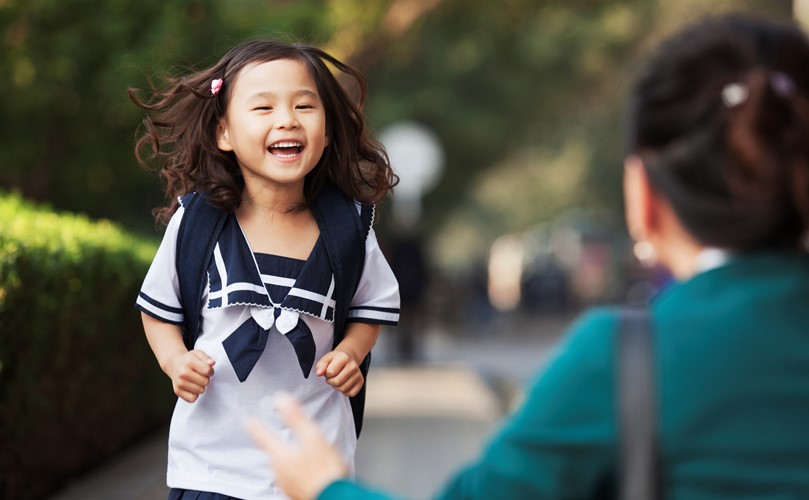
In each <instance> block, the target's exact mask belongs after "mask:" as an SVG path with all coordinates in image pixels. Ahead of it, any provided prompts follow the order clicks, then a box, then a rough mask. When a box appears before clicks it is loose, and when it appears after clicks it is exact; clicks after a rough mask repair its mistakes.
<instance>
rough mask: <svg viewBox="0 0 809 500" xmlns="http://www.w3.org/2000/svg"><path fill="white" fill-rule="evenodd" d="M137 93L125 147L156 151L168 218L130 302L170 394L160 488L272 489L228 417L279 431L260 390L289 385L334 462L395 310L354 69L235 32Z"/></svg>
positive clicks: (200, 492)
mask: <svg viewBox="0 0 809 500" xmlns="http://www.w3.org/2000/svg"><path fill="white" fill-rule="evenodd" d="M327 63H328V64H331V65H333V66H334V67H335V68H337V69H339V70H340V71H342V72H343V73H344V74H346V75H348V76H349V77H351V78H353V79H354V81H355V82H356V83H357V84H358V90H359V104H355V103H354V102H353V101H352V99H351V98H350V97H349V96H348V94H347V92H346V91H345V90H344V89H343V88H342V87H341V85H340V84H339V83H338V81H337V79H336V78H335V76H334V75H333V74H332V73H331V71H330V70H329V69H328V67H327V66H326V64H327ZM152 90H153V92H154V95H153V97H152V98H151V99H149V100H142V99H140V98H139V97H138V96H137V91H136V89H130V97H131V98H132V100H133V102H135V104H136V105H138V106H139V107H141V108H143V109H144V110H146V111H147V118H146V119H145V120H144V124H145V133H144V134H143V136H142V137H141V138H140V140H139V141H138V144H137V146H136V155H137V158H138V160H139V161H140V162H141V163H145V160H144V155H143V154H142V153H143V151H144V150H146V149H149V148H151V152H152V153H153V155H152V156H153V157H154V158H156V159H157V161H158V162H159V164H160V167H161V170H160V174H161V177H162V178H163V180H164V181H165V185H166V195H167V200H168V205H167V206H165V207H163V208H161V209H159V210H157V211H156V214H157V217H158V219H159V220H161V221H163V222H165V221H167V220H168V226H167V229H166V232H165V236H164V237H163V242H162V244H161V245H160V248H159V249H158V251H157V254H156V255H155V259H154V261H153V263H152V266H151V268H150V269H149V272H148V274H147V275H146V278H145V280H144V283H143V288H142V290H141V293H140V295H139V297H138V299H137V307H138V308H139V309H140V310H141V312H142V317H143V325H144V330H145V332H146V337H147V339H148V341H149V345H150V346H151V348H152V350H153V351H154V353H155V356H156V357H157V360H158V362H159V364H160V367H161V368H162V369H163V371H164V372H165V373H166V374H167V375H168V376H169V377H170V378H171V381H172V385H173V388H174V392H175V393H176V394H177V396H179V399H178V401H177V406H176V408H175V411H174V415H173V417H172V421H171V429H170V435H169V456H168V475H167V476H168V477H167V480H168V485H169V487H170V488H171V492H170V495H169V498H203V499H211V498H217V499H218V498H227V497H237V498H282V497H283V494H282V493H281V491H280V490H279V489H278V488H277V486H276V483H275V478H274V477H273V475H272V474H271V473H269V472H268V468H267V466H266V458H265V457H264V456H263V455H262V454H261V453H260V452H258V451H257V450H255V447H254V446H253V445H252V443H251V442H250V440H249V437H248V436H247V435H246V434H245V432H244V430H243V428H242V425H241V424H242V421H243V419H244V418H246V417H254V418H257V419H259V420H261V421H263V422H264V423H265V424H266V425H268V426H271V427H273V428H275V429H276V430H277V431H278V432H280V433H281V434H284V435H287V436H288V435H289V432H288V431H287V430H286V429H285V428H284V425H283V424H282V423H280V422H279V421H278V420H277V418H276V417H275V416H274V413H273V410H272V404H271V400H272V398H273V395H274V394H275V393H277V392H278V391H288V392H292V393H294V394H296V395H297V397H298V398H299V399H301V400H302V401H303V402H304V404H305V405H306V407H307V409H308V410H309V412H310V413H311V414H313V415H315V416H316V418H317V420H318V421H319V422H320V423H321V425H322V426H323V427H324V428H325V429H327V433H328V438H329V440H330V441H331V442H333V443H334V444H335V445H336V446H337V447H338V448H339V449H340V450H341V452H342V454H343V455H344V456H345V457H346V458H347V459H348V460H349V462H350V461H351V460H352V458H353V455H354V449H355V446H356V439H357V435H358V433H359V428H360V424H361V420H360V417H361V414H362V399H361V396H362V394H363V391H362V389H363V388H364V382H365V379H364V375H363V373H364V371H365V370H367V363H368V355H369V352H370V350H371V347H372V346H373V345H374V342H375V341H376V339H377V336H378V334H379V328H380V325H382V324H389V325H394V324H396V323H397V322H398V317H399V293H398V286H397V283H396V279H395V278H394V276H393V273H392V272H391V270H390V267H389V266H388V264H387V262H386V261H385V258H384V257H383V255H382V253H381V251H380V249H379V246H378V245H377V241H376V237H375V236H374V232H373V229H372V228H371V224H372V220H373V203H375V202H378V201H379V200H380V199H382V198H383V197H384V196H385V195H386V193H387V192H388V191H390V190H391V189H392V187H393V185H394V184H395V182H396V176H395V175H394V174H393V172H392V170H391V167H390V165H389V162H388V160H387V156H386V154H385V152H384V150H383V148H382V146H381V145H380V144H379V143H378V142H377V141H375V140H374V139H373V138H372V137H371V136H370V134H369V133H368V132H367V130H366V129H365V125H364V120H363V116H362V114H361V111H360V110H361V106H362V104H363V102H364V99H365V91H366V87H365V81H364V79H363V77H362V75H360V74H359V73H358V72H357V71H356V70H354V69H352V68H351V67H349V66H347V65H345V64H343V63H341V62H340V61H338V60H336V59H335V58H333V57H331V56H330V55H328V54H326V53H325V52H323V51H321V50H319V49H317V48H315V47H311V46H306V45H299V44H285V43H281V42H277V41H253V42H248V43H244V44H242V45H239V46H237V47H235V48H233V49H232V50H230V52H228V53H227V54H226V55H225V56H224V57H223V58H222V59H221V60H220V61H219V62H218V63H217V64H216V65H214V66H213V67H211V68H209V69H206V70H203V71H200V72H197V73H194V74H191V75H189V76H187V77H184V78H178V79H172V80H169V81H168V86H167V88H166V89H163V90H160V89H157V88H155V87H154V86H153V87H152ZM355 200H356V201H355ZM352 410H353V411H352Z"/></svg>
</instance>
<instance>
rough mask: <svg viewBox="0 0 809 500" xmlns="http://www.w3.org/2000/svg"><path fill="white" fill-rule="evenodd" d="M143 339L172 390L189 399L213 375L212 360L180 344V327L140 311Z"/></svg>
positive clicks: (198, 392)
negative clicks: (168, 379) (144, 335)
mask: <svg viewBox="0 0 809 500" xmlns="http://www.w3.org/2000/svg"><path fill="white" fill-rule="evenodd" d="M141 319H142V320H143V330H144V331H145V332H146V340H148V341H149V347H151V348H152V352H154V355H155V357H156V358H157V362H158V364H160V368H161V369H162V370H163V372H164V373H165V374H166V375H168V376H169V378H170V379H171V384H172V387H173V388H174V393H175V394H176V395H177V396H179V397H180V398H182V399H183V400H184V401H187V402H189V403H193V402H194V401H196V400H197V398H198V397H199V395H200V394H202V393H203V392H205V387H206V386H207V385H208V384H209V383H210V381H211V376H213V365H214V360H213V359H212V358H211V357H210V356H208V355H207V354H205V353H204V352H203V351H200V350H197V349H195V350H193V351H189V350H188V349H186V347H185V345H184V344H183V332H182V330H180V327H179V326H177V325H173V324H171V323H165V322H163V321H160V320H158V319H156V318H153V317H152V316H149V315H148V314H145V313H141Z"/></svg>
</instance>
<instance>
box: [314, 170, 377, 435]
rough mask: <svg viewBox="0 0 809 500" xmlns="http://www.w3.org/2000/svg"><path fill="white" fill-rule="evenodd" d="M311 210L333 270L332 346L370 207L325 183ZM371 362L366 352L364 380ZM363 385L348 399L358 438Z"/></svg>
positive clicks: (357, 267)
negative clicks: (360, 203)
mask: <svg viewBox="0 0 809 500" xmlns="http://www.w3.org/2000/svg"><path fill="white" fill-rule="evenodd" d="M312 213H313V214H314V216H315V220H316V221H317V224H318V227H319V228H320V235H321V237H322V239H323V243H324V244H325V246H326V252H327V253H328V255H329V261H330V262H331V266H332V270H333V271H334V281H335V293H334V299H335V301H336V303H337V307H336V308H335V310H334V346H335V347H336V346H337V344H339V343H340V342H341V341H342V340H343V336H344V334H345V327H346V322H347V320H348V308H349V306H350V305H351V299H352V298H353V297H354V292H355V291H356V290H357V285H358V284H359V280H360V278H361V276H362V269H363V267H364V264H365V239H366V237H367V236H368V232H369V231H370V225H371V222H372V218H373V208H372V207H363V208H362V210H361V211H360V212H358V211H357V206H356V205H355V203H354V201H353V200H351V199H350V198H349V197H348V196H346V195H345V194H343V192H342V191H340V190H339V189H338V188H337V187H335V186H333V185H326V186H324V187H323V189H322V190H321V192H320V193H319V194H318V196H317V197H316V198H315V200H314V202H313V203H312ZM361 214H362V215H361ZM366 223H367V226H366V225H365V224H366ZM370 365H371V354H370V353H368V356H366V357H365V359H364V360H363V361H362V363H361V364H360V371H361V372H362V376H363V377H364V378H365V380H366V382H367V380H368V368H369V367H370ZM365 387H366V386H365V385H363V386H362V389H360V392H359V393H358V394H357V395H356V396H354V397H352V398H350V399H351V410H352V413H353V414H354V427H355V429H356V431H357V436H358V437H359V435H360V430H361V429H362V419H363V414H364V410H365Z"/></svg>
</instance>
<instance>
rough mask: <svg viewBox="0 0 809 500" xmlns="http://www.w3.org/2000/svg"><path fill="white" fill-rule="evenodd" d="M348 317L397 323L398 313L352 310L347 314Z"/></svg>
mask: <svg viewBox="0 0 809 500" xmlns="http://www.w3.org/2000/svg"><path fill="white" fill-rule="evenodd" d="M348 317H349V318H365V319H378V320H381V321H399V313H389V312H382V311H373V310H371V309H354V310H352V311H351V312H349V313H348Z"/></svg>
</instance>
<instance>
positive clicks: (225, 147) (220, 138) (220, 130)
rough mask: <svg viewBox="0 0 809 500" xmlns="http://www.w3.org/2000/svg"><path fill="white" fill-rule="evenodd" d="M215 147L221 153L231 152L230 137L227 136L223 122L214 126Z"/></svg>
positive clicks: (226, 129)
mask: <svg viewBox="0 0 809 500" xmlns="http://www.w3.org/2000/svg"><path fill="white" fill-rule="evenodd" d="M216 145H217V146H218V147H219V149H221V150H222V151H233V146H232V145H231V144H230V136H229V135H228V128H227V126H226V125H225V123H224V120H220V121H219V125H217V126H216Z"/></svg>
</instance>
